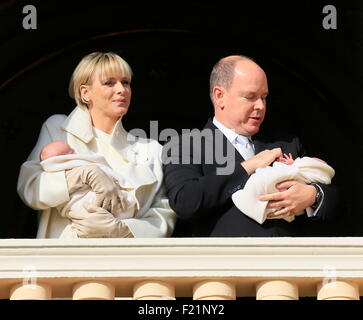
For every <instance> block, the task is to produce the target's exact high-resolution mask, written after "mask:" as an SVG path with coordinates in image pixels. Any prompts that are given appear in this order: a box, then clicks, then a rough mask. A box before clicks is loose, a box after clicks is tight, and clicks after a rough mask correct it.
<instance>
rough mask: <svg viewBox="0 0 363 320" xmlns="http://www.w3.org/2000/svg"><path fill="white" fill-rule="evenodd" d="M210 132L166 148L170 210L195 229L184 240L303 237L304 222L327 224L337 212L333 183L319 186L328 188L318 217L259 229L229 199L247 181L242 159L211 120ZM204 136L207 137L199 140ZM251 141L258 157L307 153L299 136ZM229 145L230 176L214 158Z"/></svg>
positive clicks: (278, 222) (271, 221) (277, 221)
mask: <svg viewBox="0 0 363 320" xmlns="http://www.w3.org/2000/svg"><path fill="white" fill-rule="evenodd" d="M206 131H209V133H211V134H209V135H208V134H207V135H203V134H198V132H197V133H196V134H194V135H192V134H187V135H182V136H179V137H178V138H177V139H174V141H171V142H169V143H168V144H166V145H165V146H164V150H163V152H164V156H166V155H168V156H169V161H171V162H172V163H169V164H165V165H164V174H165V176H164V178H165V186H166V192H167V195H168V197H169V202H170V206H171V207H172V209H173V210H174V211H175V212H176V213H177V215H178V217H179V218H180V219H182V220H186V221H189V222H190V226H191V230H190V233H188V232H184V234H183V236H195V237H207V236H212V237H269V236H300V235H301V234H300V227H301V223H302V221H303V220H304V219H313V220H316V219H322V220H329V219H331V218H333V216H334V215H335V214H336V210H333V209H334V206H335V205H336V203H335V202H336V200H337V192H336V189H335V188H334V186H333V185H321V187H322V189H323V190H324V201H323V204H322V206H321V207H320V209H319V211H318V214H317V216H316V217H314V218H308V217H307V215H306V214H305V215H302V216H298V217H296V219H295V220H294V221H293V222H290V223H288V222H286V221H285V220H283V219H268V220H266V222H264V223H263V224H262V225H260V224H259V223H257V222H255V221H254V220H253V219H251V218H249V217H248V216H246V215H244V214H243V213H241V212H240V211H239V210H238V209H237V207H236V206H235V205H234V204H233V202H232V200H231V195H232V194H233V193H234V192H236V191H237V190H239V189H241V188H243V186H244V184H245V183H246V181H247V180H248V178H249V176H248V174H247V172H246V171H245V170H244V168H243V167H242V166H241V165H240V163H241V162H242V161H243V160H244V159H243V158H242V157H241V155H240V154H239V153H238V151H237V150H236V149H235V148H234V147H233V146H232V144H231V143H230V142H229V141H228V140H227V138H226V137H225V136H224V135H222V134H221V132H220V131H219V129H217V127H216V126H215V125H214V124H213V122H212V120H211V119H209V121H208V122H207V124H206V126H205V127H204V129H203V131H202V133H203V132H206ZM217 132H218V133H219V136H222V140H221V139H219V140H218V143H217V146H218V147H220V144H221V142H222V144H223V147H222V148H215V146H216V141H217V140H216V133H217ZM199 133H200V131H199ZM201 136H204V137H205V138H202V139H201ZM183 139H184V142H185V141H187V140H188V139H189V140H190V141H194V142H195V145H194V148H193V143H190V147H188V146H187V147H186V146H185V145H184V146H183V147H182V140H183ZM198 140H199V141H198ZM211 140H213V141H211ZM200 141H201V142H200ZM199 142H200V143H199ZM211 142H212V145H213V146H214V149H213V160H212V161H210V160H211V159H210V150H209V154H208V155H207V152H208V150H207V147H206V146H210V145H211ZM253 142H254V145H255V151H256V154H257V153H259V152H260V151H263V150H266V149H272V148H277V147H280V148H281V149H282V152H284V153H291V154H292V155H293V157H294V158H296V157H302V156H303V155H304V151H303V148H302V146H301V144H300V142H299V139H298V138H297V137H295V136H291V135H284V134H269V135H268V136H264V135H263V134H262V133H258V134H257V135H255V136H254V137H253ZM228 147H229V148H230V147H232V148H233V150H234V151H233V152H234V157H229V158H228V161H229V165H230V164H231V163H230V161H233V162H234V163H233V164H234V170H233V172H231V173H230V174H228V175H220V174H219V175H218V174H217V169H218V168H223V167H225V165H226V164H221V161H220V160H218V161H217V159H216V155H218V152H222V150H223V152H224V153H225V154H226V151H227V148H228ZM199 149H201V152H200V151H199ZM216 150H217V151H216ZM216 152H217V153H216ZM164 160H165V159H164ZM182 160H183V161H182ZM193 161H194V163H193ZM188 162H189V164H188Z"/></svg>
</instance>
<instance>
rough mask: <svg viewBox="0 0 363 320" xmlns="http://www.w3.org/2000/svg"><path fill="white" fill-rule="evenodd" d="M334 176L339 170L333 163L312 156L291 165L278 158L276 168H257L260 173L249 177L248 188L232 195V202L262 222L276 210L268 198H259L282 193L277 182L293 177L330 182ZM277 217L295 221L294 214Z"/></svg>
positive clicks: (309, 181)
mask: <svg viewBox="0 0 363 320" xmlns="http://www.w3.org/2000/svg"><path fill="white" fill-rule="evenodd" d="M334 175H335V171H334V169H333V168H332V167H331V166H329V165H328V164H327V163H325V162H323V161H321V160H318V159H314V158H310V157H303V158H296V159H295V161H294V163H293V164H291V165H286V164H284V163H280V162H277V161H276V162H274V163H273V165H272V167H271V166H268V167H265V168H258V169H256V172H255V173H254V174H252V175H251V176H250V178H249V179H248V180H247V182H246V184H245V186H244V188H243V189H242V190H238V191H237V192H235V193H234V194H233V195H232V201H233V202H234V204H235V206H236V207H237V208H238V209H239V210H240V211H241V212H243V213H244V214H245V215H247V216H249V217H250V218H252V219H254V220H255V221H257V222H258V223H260V224H262V223H263V222H264V221H265V220H266V218H267V215H268V214H269V213H270V212H274V211H276V209H267V208H266V206H267V203H268V201H260V200H258V197H259V196H261V195H264V194H268V193H275V192H278V189H276V184H277V183H279V182H281V181H284V180H290V179H293V180H297V181H299V182H302V183H313V182H315V183H323V184H330V183H331V179H332V178H333V177H334ZM299 214H302V212H301V213H299ZM276 218H283V219H285V220H286V221H288V222H291V221H292V220H294V216H288V215H284V216H280V217H276Z"/></svg>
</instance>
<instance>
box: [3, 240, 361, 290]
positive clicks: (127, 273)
mask: <svg viewBox="0 0 363 320" xmlns="http://www.w3.org/2000/svg"><path fill="white" fill-rule="evenodd" d="M29 266H31V267H32V268H33V270H35V273H36V277H37V278H38V279H40V278H41V279H47V280H49V281H52V279H61V278H62V279H66V278H68V279H70V278H77V279H88V278H108V279H109V278H112V279H114V280H117V279H119V280H120V279H121V280H122V279H123V280H124V281H126V282H127V281H129V282H130V281H132V279H136V278H137V279H140V278H168V279H173V280H172V281H174V282H176V283H177V282H178V281H179V280H183V282H185V283H187V282H188V281H189V282H192V280H193V279H202V278H211V277H212V278H216V277H217V278H224V279H234V281H235V282H237V283H238V282H241V286H242V282H244V283H245V284H247V283H249V281H253V282H256V279H260V278H295V279H300V280H301V281H300V282H301V283H302V284H304V283H306V285H309V284H312V283H316V281H317V280H319V279H320V280H321V279H323V278H326V277H327V276H329V274H328V273H329V272H330V273H332V272H333V273H334V275H335V276H336V277H338V278H346V279H354V280H355V281H357V282H358V283H359V284H360V285H362V286H363V282H362V281H363V238H193V239H191V238H167V239H145V238H139V239H75V240H60V239H2V240H0V286H1V283H9V284H10V283H11V284H13V283H15V280H16V279H17V280H18V279H22V278H23V277H24V270H26V268H29ZM12 279H13V280H12ZM188 279H189V280H188ZM121 280H120V281H121ZM180 286H181V284H180ZM241 290H242V289H241ZM248 290H252V289H248ZM248 290H247V291H248ZM242 291H243V290H242ZM310 291H311V288H308V289H307V291H306V292H307V293H309V292H310ZM248 292H249V291H248Z"/></svg>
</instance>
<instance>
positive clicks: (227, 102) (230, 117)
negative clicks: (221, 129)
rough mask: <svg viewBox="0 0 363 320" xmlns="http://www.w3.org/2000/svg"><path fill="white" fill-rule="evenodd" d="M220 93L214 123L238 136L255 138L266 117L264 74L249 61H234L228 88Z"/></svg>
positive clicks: (266, 88) (266, 86)
mask: <svg viewBox="0 0 363 320" xmlns="http://www.w3.org/2000/svg"><path fill="white" fill-rule="evenodd" d="M220 90H221V91H220V98H219V99H217V100H216V102H217V108H216V118H217V120H218V121H220V122H221V123H223V124H224V125H225V126H227V127H228V128H230V129H233V130H235V131H236V132H237V133H238V134H241V135H244V136H253V135H254V134H256V133H257V132H258V131H259V128H260V125H261V123H262V122H263V120H264V118H265V113H266V97H267V95H268V85H267V78H266V75H265V73H264V71H263V70H262V69H261V68H260V67H259V66H258V65H257V64H255V63H254V62H253V61H250V60H241V61H238V62H237V63H236V66H235V72H234V78H233V81H232V85H231V87H230V88H229V90H226V89H224V88H222V87H221V88H220Z"/></svg>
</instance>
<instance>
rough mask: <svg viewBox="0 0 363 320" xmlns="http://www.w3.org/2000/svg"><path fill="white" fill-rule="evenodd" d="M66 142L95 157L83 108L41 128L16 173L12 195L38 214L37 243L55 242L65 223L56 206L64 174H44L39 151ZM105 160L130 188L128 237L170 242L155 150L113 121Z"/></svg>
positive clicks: (170, 214) (62, 195) (63, 195)
mask: <svg viewBox="0 0 363 320" xmlns="http://www.w3.org/2000/svg"><path fill="white" fill-rule="evenodd" d="M59 140H62V141H65V142H67V143H68V144H69V145H70V146H71V147H72V148H73V149H74V150H75V152H76V153H89V154H95V153H96V151H97V150H96V149H95V148H96V142H95V141H94V140H95V139H94V133H93V128H92V122H91V117H90V114H89V112H88V109H87V108H83V107H76V108H75V109H74V110H73V111H72V113H71V114H70V115H69V116H68V117H67V116H65V115H53V116H51V117H50V118H48V119H47V120H46V121H45V123H44V124H43V126H42V129H41V131H40V134H39V138H38V142H37V144H36V145H35V147H34V149H33V151H32V152H31V154H30V155H29V157H28V159H27V161H26V162H24V163H23V164H22V166H21V169H20V174H19V178H18V193H19V196H20V197H21V199H22V200H23V201H24V203H25V204H26V205H28V206H29V207H31V208H33V209H34V210H40V211H41V214H40V221H39V227H38V234H37V238H58V237H59V236H60V235H61V233H62V231H63V230H64V229H65V228H66V227H67V226H68V225H69V224H71V221H70V220H69V219H67V218H64V217H62V216H61V215H60V214H59V212H58V211H57V210H56V209H55V207H56V206H58V205H60V204H62V203H64V202H67V201H69V199H70V198H69V194H68V187H67V181H66V178H65V173H64V171H60V172H45V171H43V170H42V167H41V166H40V159H39V155H40V152H41V150H42V148H43V147H44V146H45V145H46V144H48V143H50V142H52V141H59ZM110 144H111V145H110V147H109V148H110V150H109V152H108V154H107V156H106V155H105V158H106V160H107V162H108V163H109V164H110V166H111V167H112V168H113V169H114V170H116V171H118V172H119V173H120V174H122V175H123V176H126V179H127V180H128V181H132V183H133V184H134V187H135V188H136V197H137V200H138V201H139V204H140V210H139V212H138V213H137V214H136V216H135V217H134V218H130V219H124V220H123V221H124V222H125V223H126V224H127V225H128V227H129V229H130V230H131V232H132V233H133V235H134V237H166V236H170V235H171V233H172V231H173V229H174V225H175V221H176V215H175V213H174V211H173V210H172V209H171V208H170V206H169V201H168V199H167V198H166V196H165V193H164V190H163V187H162V180H163V172H162V163H161V149H162V147H161V145H160V144H159V143H158V142H157V141H155V140H151V139H143V138H136V137H134V136H132V135H130V134H128V133H127V132H126V131H125V129H124V128H123V126H122V122H121V120H119V121H118V122H117V124H116V126H115V128H114V130H113V132H112V137H111V143H110Z"/></svg>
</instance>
